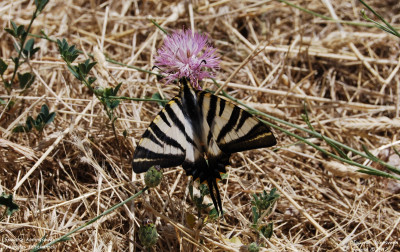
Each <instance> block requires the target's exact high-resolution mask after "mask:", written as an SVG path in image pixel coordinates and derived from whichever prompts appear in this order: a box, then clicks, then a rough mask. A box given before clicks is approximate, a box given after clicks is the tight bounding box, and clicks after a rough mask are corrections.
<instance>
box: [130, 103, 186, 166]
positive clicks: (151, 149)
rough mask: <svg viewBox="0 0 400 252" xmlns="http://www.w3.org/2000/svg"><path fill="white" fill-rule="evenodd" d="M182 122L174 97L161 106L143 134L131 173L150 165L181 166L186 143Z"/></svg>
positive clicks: (183, 123) (180, 112)
mask: <svg viewBox="0 0 400 252" xmlns="http://www.w3.org/2000/svg"><path fill="white" fill-rule="evenodd" d="M185 121H186V120H185V117H184V114H183V112H182V105H181V103H180V99H179V97H175V98H174V99H172V100H171V101H170V102H168V103H167V104H166V105H165V107H164V108H163V109H162V110H161V111H160V113H159V114H158V115H157V116H156V117H155V118H154V120H153V122H152V123H151V124H150V126H149V128H148V129H147V130H146V132H145V133H144V134H143V136H142V139H141V140H140V142H139V144H138V146H137V147H136V150H135V153H134V154H133V157H134V158H133V162H132V167H133V171H134V172H136V173H141V172H145V171H147V170H148V169H149V168H150V167H151V166H153V165H160V166H161V167H163V168H166V167H174V166H178V165H181V164H182V163H183V161H184V160H185V156H186V151H187V149H188V148H187V145H188V141H190V137H189V136H188V134H187V132H186V130H185V128H187V127H186V126H185ZM188 139H189V140H188Z"/></svg>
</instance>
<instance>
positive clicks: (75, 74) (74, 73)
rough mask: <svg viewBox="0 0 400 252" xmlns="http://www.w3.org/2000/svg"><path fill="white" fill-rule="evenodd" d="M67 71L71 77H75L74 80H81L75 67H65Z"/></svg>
mask: <svg viewBox="0 0 400 252" xmlns="http://www.w3.org/2000/svg"><path fill="white" fill-rule="evenodd" d="M67 68H68V70H69V71H70V72H71V73H72V75H73V76H75V78H77V79H78V80H81V77H80V75H79V73H78V69H77V67H76V66H69V65H68V66H67Z"/></svg>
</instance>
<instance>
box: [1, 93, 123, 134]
mask: <svg viewBox="0 0 400 252" xmlns="http://www.w3.org/2000/svg"><path fill="white" fill-rule="evenodd" d="M0 100H1V99H0ZM122 135H123V136H124V138H126V137H127V136H128V131H127V130H124V131H123V132H122Z"/></svg>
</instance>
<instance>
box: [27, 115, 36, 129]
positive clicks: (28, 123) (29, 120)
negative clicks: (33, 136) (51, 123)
mask: <svg viewBox="0 0 400 252" xmlns="http://www.w3.org/2000/svg"><path fill="white" fill-rule="evenodd" d="M34 124H35V120H33V118H32V116H28V118H26V127H27V128H28V131H30V130H31V129H32V127H33V125H34Z"/></svg>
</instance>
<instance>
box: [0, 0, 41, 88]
mask: <svg viewBox="0 0 400 252" xmlns="http://www.w3.org/2000/svg"><path fill="white" fill-rule="evenodd" d="M47 3H48V0H35V5H36V9H35V11H34V13H33V15H32V18H31V21H30V23H29V25H28V28H27V29H26V30H25V27H24V26H23V25H17V24H15V23H14V21H12V20H11V27H10V28H5V29H4V30H5V31H6V32H7V33H9V34H10V35H11V36H13V37H14V38H15V39H16V41H17V42H16V43H15V44H14V47H15V50H16V51H17V53H18V55H17V56H16V57H11V61H12V62H13V63H14V71H13V75H12V77H11V80H6V79H5V78H4V73H5V71H6V70H7V68H8V65H7V63H6V62H5V61H4V60H3V59H0V76H1V79H2V81H3V83H4V86H5V88H6V90H7V92H8V93H9V94H10V93H11V90H12V88H13V84H14V80H15V77H16V76H18V81H19V87H20V88H21V89H22V90H23V91H24V90H26V89H27V88H29V87H30V86H31V85H32V83H33V82H34V80H35V76H34V75H33V74H32V73H31V72H26V73H19V72H18V69H19V67H20V66H21V65H22V64H23V63H25V62H27V61H29V59H31V58H32V57H33V55H34V54H35V53H36V52H37V51H39V49H40V48H39V47H34V43H35V40H34V39H33V38H31V39H29V40H28V41H27V37H28V34H29V31H30V30H31V26H32V23H33V21H34V20H35V19H36V18H37V16H38V15H39V14H40V13H41V12H42V11H43V9H44V7H45V6H46V5H47Z"/></svg>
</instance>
